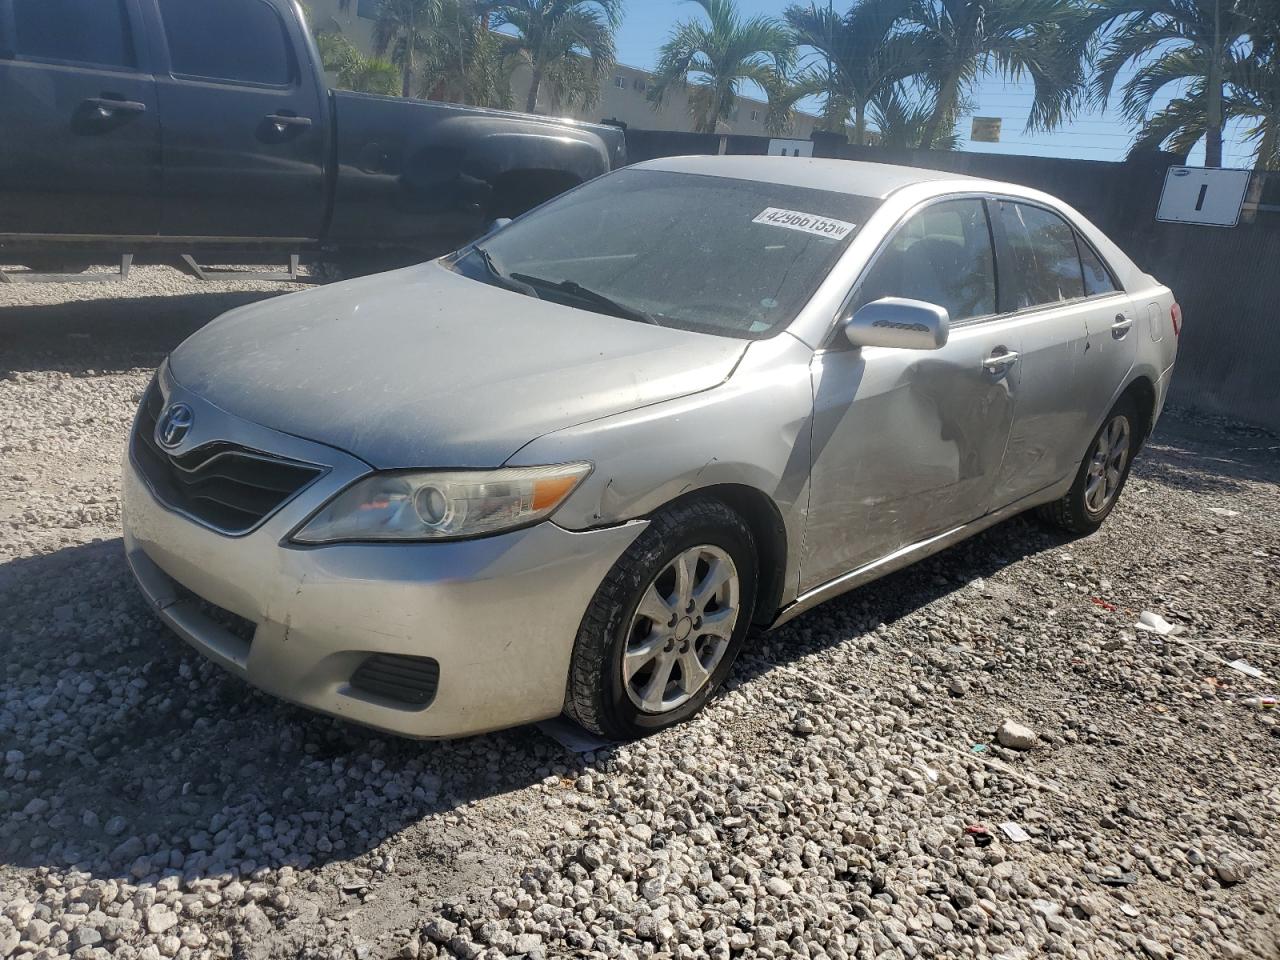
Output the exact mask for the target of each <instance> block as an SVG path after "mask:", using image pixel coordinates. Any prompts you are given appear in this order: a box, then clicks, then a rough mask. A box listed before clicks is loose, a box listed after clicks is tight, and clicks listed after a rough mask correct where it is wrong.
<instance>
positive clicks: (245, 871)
mask: <svg viewBox="0 0 1280 960" xmlns="http://www.w3.org/2000/svg"><path fill="white" fill-rule="evenodd" d="M286 289H288V288H286V287H284V286H282V285H277V284H258V285H254V284H246V283H240V284H236V285H232V284H230V283H218V284H198V283H195V282H194V281H188V280H186V279H183V278H181V277H180V276H179V275H178V274H176V273H174V272H172V271H169V270H165V269H162V268H139V269H138V270H136V271H135V275H134V278H133V279H132V280H131V281H130V282H129V283H128V284H127V285H124V286H116V287H109V288H108V287H99V286H74V287H63V286H57V287H54V286H49V287H21V288H19V287H9V288H7V289H6V288H4V287H0V651H3V653H4V659H3V667H2V668H0V683H2V684H3V695H2V697H0V754H3V770H2V775H0V809H3V810H4V816H3V818H0V904H3V909H2V911H0V913H2V916H0V956H13V957H22V958H33V957H39V958H41V960H46V958H48V960H51V958H55V957H63V956H67V955H71V956H74V957H75V958H76V960H88V958H106V957H115V958H123V960H129V958H134V957H140V958H146V960H155V958H158V957H179V958H194V957H203V956H214V957H226V956H243V957H268V956H274V957H325V958H328V957H333V958H344V957H351V956H355V957H356V958H360V960H364V958H381V957H406V958H414V957H425V958H430V957H446V956H457V957H464V958H473V957H485V958H498V957H503V956H510V955H525V956H528V957H569V956H576V957H678V958H689V957H713V958H727V957H762V958H767V957H824V956H825V957H885V958H914V957H917V956H923V957H944V956H947V957H950V956H976V957H989V956H999V957H1002V958H1005V960H1015V958H1031V957H1040V956H1049V955H1057V956H1063V957H1099V958H1101V957H1121V956H1124V957H1132V956H1138V957H1214V958H1217V957H1232V956H1240V957H1244V956H1248V957H1255V958H1256V957H1264V958H1267V957H1280V946H1278V942H1280V868H1277V866H1276V864H1277V862H1280V860H1278V854H1280V828H1278V827H1277V816H1278V815H1280V782H1278V781H1277V779H1276V775H1275V770H1276V765H1277V760H1278V759H1280V723H1278V722H1277V720H1278V716H1280V711H1277V710H1274V709H1270V710H1268V709H1264V708H1262V707H1260V706H1258V705H1254V704H1250V703H1249V699H1248V698H1249V697H1251V696H1255V695H1258V694H1280V689H1277V686H1280V685H1278V684H1277V683H1276V682H1275V681H1274V680H1268V679H1261V680H1260V679H1254V678H1251V677H1249V676H1247V675H1245V674H1242V673H1240V672H1238V671H1237V670H1235V669H1233V668H1231V667H1229V666H1227V662H1228V661H1232V660H1235V659H1236V658H1240V657H1244V658H1247V660H1248V661H1249V663H1251V664H1254V665H1256V666H1257V667H1258V668H1260V669H1261V670H1263V671H1265V673H1266V675H1267V676H1268V677H1271V678H1276V677H1280V629H1278V624H1280V619H1278V616H1277V611H1276V602H1277V597H1278V596H1280V528H1278V527H1277V524H1276V520H1275V516H1276V513H1275V511H1276V503H1277V502H1278V498H1280V439H1278V438H1276V437H1273V436H1270V435H1267V434H1264V433H1262V432H1260V431H1256V430H1252V429H1249V428H1247V427H1243V426H1240V425H1238V424H1232V423H1226V422H1221V421H1213V420H1204V419H1194V418H1191V417H1190V416H1187V415H1177V416H1173V415H1170V416H1166V419H1165V420H1164V422H1163V423H1162V424H1161V427H1160V429H1159V431H1158V433H1157V435H1156V437H1155V438H1154V439H1153V441H1152V443H1151V444H1150V445H1149V447H1148V448H1147V450H1146V451H1145V453H1144V455H1143V456H1142V457H1141V459H1140V460H1139V461H1138V465H1137V468H1136V471H1135V474H1134V476H1133V479H1132V480H1131V482H1130V486H1129V488H1128V491H1127V493H1126V495H1125V498H1124V500H1123V501H1122V503H1121V504H1120V507H1119V509H1118V510H1117V512H1116V514H1115V515H1114V516H1113V517H1112V518H1111V519H1110V520H1109V521H1108V523H1107V525H1106V526H1105V528H1104V529H1103V530H1102V531H1101V532H1100V533H1099V534H1097V535H1095V536H1093V537H1091V538H1088V539H1084V540H1077V541H1070V540H1067V539H1065V538H1063V537H1061V536H1058V535H1055V534H1053V533H1050V532H1047V531H1045V530H1043V529H1041V528H1040V527H1038V526H1036V525H1035V524H1034V523H1032V522H1030V521H1027V520H1024V519H1015V520H1012V521H1010V522H1008V523H1005V524H1003V525H1001V526H999V527H997V528H995V529H993V530H990V531H988V532H986V533H985V534H983V535H981V536H979V537H977V538H976V539H974V540H971V541H969V542H967V543H965V544H962V545H960V546H958V547H956V548H954V549H952V550H950V551H948V552H946V553H944V554H942V555H940V556H938V557H936V558H933V559H931V560H929V561H926V562H925V563H923V564H920V565H917V566H916V567H914V568H912V569H910V570H907V571H904V572H902V573H900V574H897V575H895V576H893V577H890V578H888V579H886V580H884V581H882V582H880V583H879V584H874V585H872V586H870V587H867V588H864V589H862V590H859V591H857V592H855V593H853V594H851V595H849V596H848V597H846V598H843V599H840V600H837V601H834V602H832V603H829V604H827V605H826V606H825V607H823V608H820V609H819V610H816V611H814V612H813V613H811V614H809V615H807V616H805V617H802V618H800V619H799V620H797V621H795V622H794V623H793V624H791V625H789V626H788V627H786V628H784V629H782V630H780V631H778V632H777V633H775V634H773V635H771V636H769V637H766V638H763V639H762V640H760V641H759V642H758V643H757V644H756V645H755V646H754V647H753V648H752V649H751V650H750V652H749V654H748V655H747V656H745V657H744V659H743V661H742V662H741V663H740V664H739V666H738V668H737V669H736V671H735V673H734V675H733V678H732V682H731V684H730V689H729V690H728V691H727V692H726V693H725V694H724V695H723V696H722V697H720V698H719V699H718V700H717V701H715V702H714V703H713V704H712V705H711V706H710V707H709V708H708V709H707V710H706V711H705V712H704V714H703V715H702V716H701V717H699V718H698V719H697V720H696V721H694V722H692V723H690V724H688V725H686V726H685V727H683V728H681V729H677V730H673V731H669V732H667V733H664V734H662V735H660V736H656V737H653V738H652V739H650V740H647V741H644V742H642V743H635V744H630V745H625V746H617V747H613V746H608V747H602V748H600V749H597V750H595V751H593V752H587V753H582V754H579V753H572V752H569V751H568V750H566V749H565V748H563V747H562V746H561V745H560V744H559V743H558V742H556V741H555V740H553V739H552V738H550V737H549V736H547V735H546V734H545V733H544V732H542V731H541V730H539V729H536V728H523V729H518V730H513V731H509V732H505V733H500V734H494V735H490V736H484V737H476V738H472V739H469V740H463V741H457V742H447V743H415V742H409V741H402V740H396V739H391V738H386V737H382V736H380V735H377V734H375V733H372V732H369V731H365V730H361V729H359V728H355V727H351V726H346V725H343V724H341V723H338V722H336V721H331V720H328V719H324V718H320V717H316V716H312V715H310V714H308V713H305V712H303V711H301V710H299V709H296V708H293V707H290V706H288V705H285V704H282V703H279V702H277V701H274V700H272V699H270V698H268V697H265V696H262V695H260V694H258V693H256V692H254V691H253V690H251V689H249V688H247V687H246V686H244V685H243V684H241V683H239V682H238V681H235V680H233V679H231V678H229V677H227V676H224V675H223V674H222V673H220V672H219V671H218V670H216V669H215V668H213V667H211V666H210V665H209V664H207V663H206V662H204V661H203V660H202V659H200V658H199V657H198V656H197V655H195V654H194V653H191V652H188V650H187V649H186V648H185V647H184V646H183V645H181V644H180V643H179V642H178V641H177V640H176V639H175V638H173V637H172V636H171V635H169V634H168V633H167V632H166V631H165V630H164V629H163V628H162V627H161V626H160V625H159V624H158V622H157V621H155V620H154V619H153V618H152V617H151V615H150V614H149V613H148V611H147V609H146V608H145V607H144V605H143V603H142V601H141V600H140V598H139V597H138V595H137V593H136V591H135V590H134V587H133V584H132V583H131V581H130V577H129V574H128V571H127V570H126V567H125V563H124V559H123V556H122V551H121V546H120V540H119V535H118V527H119V522H120V504H119V498H118V477H119V461H120V457H121V453H122V450H123V446H124V442H125V436H126V432H127V429H128V425H129V422H130V418H131V415H132V411H133V407H134V405H135V403H136V402H137V400H138V398H139V395H140V393H141V391H142V389H143V387H144V386H145V384H146V382H147V379H148V378H149V376H150V369H151V368H152V367H153V366H154V365H155V364H156V363H157V362H158V361H159V360H160V358H161V357H162V356H163V354H164V353H165V352H166V351H167V350H169V349H171V348H172V347H173V346H174V345H176V344H177V343H178V342H179V341H180V340H181V339H182V338H183V337H184V336H185V335H186V334H187V333H189V332H190V331H191V330H193V329H195V328H196V327H197V326H199V325H200V324H201V323H203V322H205V321H207V320H208V319H209V318H211V317H213V316H215V315H216V314H217V313H219V312H221V311H222V310H225V309H227V308H229V307H231V306H234V305H236V304H238V303H243V302H246V301H248V300H250V299H253V298H255V297H260V296H265V295H270V294H272V293H279V292H282V291H284V290H286ZM72 298H74V299H72ZM1143 610H1150V611H1153V612H1156V613H1159V614H1161V615H1162V616H1164V617H1165V618H1167V619H1168V620H1169V621H1170V622H1171V623H1174V624H1176V625H1179V626H1181V627H1182V628H1183V630H1182V632H1180V633H1178V634H1177V635H1175V636H1171V637H1162V636H1160V635H1159V634H1156V633H1149V632H1140V631H1135V629H1134V628H1133V627H1134V623H1135V621H1136V619H1137V617H1138V614H1139V613H1140V612H1141V611H1143ZM1002 824H1006V825H1008V826H1006V827H1002V826H1001V825H1002ZM1019 828H1020V829H1019ZM1006 831H1007V832H1006Z"/></svg>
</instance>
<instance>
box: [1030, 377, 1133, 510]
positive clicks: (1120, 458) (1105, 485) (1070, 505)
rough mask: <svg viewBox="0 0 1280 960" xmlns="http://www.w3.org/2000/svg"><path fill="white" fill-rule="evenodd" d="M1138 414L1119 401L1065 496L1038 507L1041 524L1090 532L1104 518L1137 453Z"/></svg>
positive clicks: (1115, 498) (1131, 405)
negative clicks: (1045, 522)
mask: <svg viewBox="0 0 1280 960" xmlns="http://www.w3.org/2000/svg"><path fill="white" fill-rule="evenodd" d="M1137 426H1138V412H1137V408H1136V407H1135V406H1134V404H1132V403H1130V402H1128V401H1121V402H1120V403H1118V404H1116V406H1115V407H1113V408H1112V410H1111V412H1110V413H1109V414H1107V419H1106V421H1105V422H1104V423H1103V424H1102V427H1101V428H1100V429H1099V430H1098V432H1097V434H1096V435H1095V436H1094V438H1093V442H1092V443H1090V444H1089V452H1088V453H1086V454H1085V456H1084V461H1083V462H1082V463H1081V464H1080V469H1079V470H1078V471H1077V473H1076V479H1075V482H1074V483H1073V484H1072V485H1071V489H1070V490H1068V491H1067V494H1066V496H1064V497H1063V498H1062V499H1060V500H1055V501H1054V502H1053V503H1048V504H1045V505H1044V506H1043V507H1041V508H1040V516H1041V518H1042V519H1044V520H1045V521H1047V522H1049V523H1051V524H1053V525H1054V526H1056V527H1061V528H1062V529H1063V530H1067V531H1070V532H1071V533H1081V534H1087V533H1093V532H1094V531H1095V530H1097V529H1098V528H1099V527H1100V526H1102V521H1103V520H1105V519H1107V517H1108V515H1110V513H1111V511H1112V510H1113V509H1115V505H1116V501H1117V500H1119V499H1120V491H1122V490H1123V489H1124V485H1125V481H1127V480H1128V479H1129V469H1130V467H1132V465H1133V456H1134V454H1135V453H1137V451H1138V444H1139V436H1138V429H1137Z"/></svg>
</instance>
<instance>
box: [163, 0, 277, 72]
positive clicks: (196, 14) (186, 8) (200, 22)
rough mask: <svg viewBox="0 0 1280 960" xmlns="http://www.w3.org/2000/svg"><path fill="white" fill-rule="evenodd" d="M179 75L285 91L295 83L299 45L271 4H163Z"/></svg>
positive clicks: (243, 0) (186, 0)
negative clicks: (296, 47) (295, 48)
mask: <svg viewBox="0 0 1280 960" xmlns="http://www.w3.org/2000/svg"><path fill="white" fill-rule="evenodd" d="M160 15H161V17H162V18H163V19H164V35H165V39H166V41H167V42H168V44H169V63H170V68H171V70H172V71H173V74H174V75H175V76H179V77H194V78H197V79H201V80H221V81H225V82H229V83H249V84H255V85H261V86H273V87H282V86H286V85H288V84H290V83H292V82H293V80H294V77H295V75H296V70H295V69H294V63H295V61H294V57H293V47H292V44H291V43H290V42H289V35H288V33H287V32H286V30H285V25H284V21H283V20H281V19H280V14H278V13H277V12H276V10H275V8H274V7H272V6H271V5H270V4H268V3H266V2H265V0H218V2H216V3H213V2H210V0H160Z"/></svg>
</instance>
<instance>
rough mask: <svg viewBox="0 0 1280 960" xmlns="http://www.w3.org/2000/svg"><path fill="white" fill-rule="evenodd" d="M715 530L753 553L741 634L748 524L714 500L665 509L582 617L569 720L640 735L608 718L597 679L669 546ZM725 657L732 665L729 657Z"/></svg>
mask: <svg viewBox="0 0 1280 960" xmlns="http://www.w3.org/2000/svg"><path fill="white" fill-rule="evenodd" d="M715 528H719V529H722V530H724V529H727V530H729V531H731V532H732V535H733V536H736V537H738V538H740V539H741V541H742V542H743V543H745V544H746V546H747V548H748V549H749V550H750V551H751V554H752V556H751V560H752V565H751V569H750V570H740V574H742V575H743V590H742V612H741V614H740V617H741V618H742V620H744V621H747V623H746V624H745V625H744V624H743V623H742V622H740V624H739V629H740V630H741V632H742V633H743V634H745V632H746V629H747V626H749V621H750V620H751V612H752V604H753V602H754V598H755V577H756V570H755V567H754V560H755V544H754V541H753V540H752V537H751V528H750V526H749V525H748V524H747V522H746V521H745V520H743V518H742V517H741V516H739V515H738V514H737V513H736V512H734V511H733V510H732V509H730V508H729V507H728V506H727V505H725V504H724V503H722V502H721V501H719V500H714V499H692V500H687V501H685V502H683V503H678V504H675V505H673V506H669V507H664V508H663V509H662V510H659V511H658V512H656V513H654V514H653V515H652V516H651V517H650V519H649V526H648V527H647V528H646V529H645V531H644V532H643V533H642V534H640V536H639V537H637V538H636V540H635V542H634V543H632V544H631V546H630V547H628V548H627V550H626V551H625V552H624V553H623V555H622V556H621V557H620V558H619V559H618V561H617V562H616V563H615V564H614V565H613V568H612V569H611V570H610V571H609V573H608V574H607V575H606V576H605V578H604V580H603V581H602V582H601V584H600V586H599V588H598V589H597V590H596V594H595V596H594V597H593V598H592V601H591V604H590V605H589V606H588V607H587V612H586V613H585V614H584V615H583V618H582V623H581V626H580V627H579V628H578V635H577V638H576V640H575V641H574V646H573V658H572V661H571V663H570V667H569V682H568V685H567V689H566V692H565V708H564V709H565V713H566V714H567V715H568V716H569V717H570V718H571V719H572V720H574V721H576V722H577V723H578V724H580V725H581V726H583V727H585V728H586V729H587V730H590V731H591V732H592V733H596V734H599V735H600V736H603V737H607V738H608V739H611V740H625V739H631V738H633V737H635V736H637V735H639V731H637V730H635V729H631V728H628V727H626V726H623V725H620V724H619V723H618V722H617V721H616V720H615V719H614V718H613V717H612V716H611V711H610V710H609V705H608V704H607V702H606V694H605V690H604V689H603V683H602V679H603V678H605V677H606V676H607V675H608V673H607V671H608V669H609V667H608V663H609V660H610V659H611V655H612V652H613V651H612V648H613V645H614V643H615V642H617V638H618V636H619V632H620V630H621V628H622V625H623V624H622V621H623V619H624V618H629V617H630V614H631V608H632V607H633V606H634V604H635V601H636V599H637V598H638V596H639V592H640V591H641V590H643V589H646V588H647V587H648V585H649V581H650V579H651V578H652V577H653V576H654V575H655V574H656V571H657V570H658V569H661V565H662V564H663V562H664V561H663V558H664V556H665V555H666V554H667V553H669V552H670V550H671V545H672V544H673V543H676V542H679V541H680V539H681V538H682V537H685V536H686V534H687V532H688V531H689V530H693V529H715ZM628 622H629V621H628ZM726 659H727V660H729V661H730V662H731V661H732V653H731V655H730V656H728V657H726ZM694 712H696V711H694Z"/></svg>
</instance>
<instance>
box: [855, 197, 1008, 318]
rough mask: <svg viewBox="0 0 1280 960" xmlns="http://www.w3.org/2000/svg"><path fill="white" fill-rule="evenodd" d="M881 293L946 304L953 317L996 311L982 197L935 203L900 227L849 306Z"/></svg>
mask: <svg viewBox="0 0 1280 960" xmlns="http://www.w3.org/2000/svg"><path fill="white" fill-rule="evenodd" d="M881 297H907V298H909V299H911V300H924V301H926V302H927V303H933V304H936V305H938V306H940V307H946V308H947V313H948V315H949V316H950V318H951V322H952V323H958V322H960V321H962V320H970V319H972V318H974V317H985V316H989V315H990V314H993V313H995V312H996V274H995V258H994V256H993V255H992V250H991V230H990V228H989V227H988V225H987V213H986V210H985V208H984V205H983V202H982V201H981V200H947V201H944V202H942V203H935V204H933V205H932V206H929V207H926V208H925V209H924V210H922V211H921V212H920V213H918V214H916V215H915V216H914V217H912V218H911V219H910V220H908V221H907V222H906V223H904V224H903V225H902V226H901V227H899V228H898V232H897V233H895V234H894V235H893V239H892V240H890V241H889V245H888V246H887V247H885V248H884V250H882V251H881V253H880V255H879V256H878V257H877V258H876V261H875V263H874V264H872V266H871V269H870V270H869V271H868V273H867V275H866V277H865V278H864V279H863V281H862V284H861V286H860V288H859V291H858V296H857V298H856V300H855V302H854V309H855V310H856V309H858V308H860V307H862V306H865V305H866V304H868V303H871V302H872V301H873V300H879V299H880V298H881Z"/></svg>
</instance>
